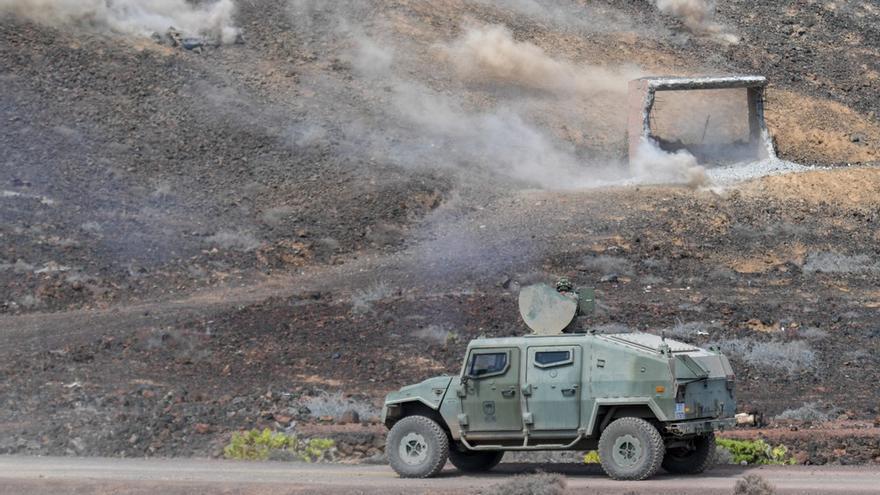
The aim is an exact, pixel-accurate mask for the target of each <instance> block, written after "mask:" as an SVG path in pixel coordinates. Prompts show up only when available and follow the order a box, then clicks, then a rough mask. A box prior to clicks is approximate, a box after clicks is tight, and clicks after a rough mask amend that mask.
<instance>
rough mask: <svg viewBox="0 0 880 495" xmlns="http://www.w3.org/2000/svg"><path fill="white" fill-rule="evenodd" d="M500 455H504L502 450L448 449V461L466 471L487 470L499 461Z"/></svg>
mask: <svg viewBox="0 0 880 495" xmlns="http://www.w3.org/2000/svg"><path fill="white" fill-rule="evenodd" d="M502 457H504V451H503V450H501V451H497V452H474V451H463V452H462V451H459V450H457V449H450V450H449V462H451V463H452V465H453V466H455V467H457V468H458V470H459V471H464V472H466V473H479V472H483V471H489V470H490V469H492V468H493V467H495V466H497V465H498V463H499V462H501V458H502Z"/></svg>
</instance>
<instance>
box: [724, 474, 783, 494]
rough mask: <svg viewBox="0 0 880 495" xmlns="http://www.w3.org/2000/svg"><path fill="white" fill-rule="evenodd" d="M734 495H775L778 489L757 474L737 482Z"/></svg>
mask: <svg viewBox="0 0 880 495" xmlns="http://www.w3.org/2000/svg"><path fill="white" fill-rule="evenodd" d="M733 494H734V495H775V494H776V487H774V486H773V485H771V484H770V483H768V482H767V480H765V479H764V478H762V477H760V476H758V475H757V474H749V475H747V476H745V477H744V478H743V479H741V480H739V481H737V482H736V486H735V487H734V488H733Z"/></svg>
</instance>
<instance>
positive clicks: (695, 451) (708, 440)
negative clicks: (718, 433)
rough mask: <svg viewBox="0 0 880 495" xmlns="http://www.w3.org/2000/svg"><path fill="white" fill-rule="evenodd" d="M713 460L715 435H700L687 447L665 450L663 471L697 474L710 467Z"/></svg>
mask: <svg viewBox="0 0 880 495" xmlns="http://www.w3.org/2000/svg"><path fill="white" fill-rule="evenodd" d="M714 458H715V434H714V433H709V434H708V435H700V436H698V437H697V438H695V439H694V440H693V443H692V445H690V446H688V447H675V448H671V449H666V457H665V458H664V459H663V469H665V470H666V471H669V472H670V473H674V474H698V473H702V472H703V471H705V470H706V469H708V468H709V467H710V466H711V465H712V461H713V460H714Z"/></svg>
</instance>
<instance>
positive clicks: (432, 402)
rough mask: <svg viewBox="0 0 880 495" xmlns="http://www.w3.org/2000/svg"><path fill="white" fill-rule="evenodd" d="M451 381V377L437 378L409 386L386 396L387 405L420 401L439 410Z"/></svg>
mask: <svg viewBox="0 0 880 495" xmlns="http://www.w3.org/2000/svg"><path fill="white" fill-rule="evenodd" d="M451 381H452V377H451V376H436V377H434V378H428V379H427V380H425V381H423V382H420V383H416V384H413V385H407V386H405V387H402V388H401V389H400V390H397V391H395V392H391V393H390V394H388V395H387V396H385V405H386V406H388V405H391V404H397V403H400V402H409V401H412V400H418V401H420V402H423V403H424V404H425V405H427V406H429V407H431V408H432V409H437V408H438V407H440V403H441V402H443V396H444V395H446V389H447V388H449V382H451Z"/></svg>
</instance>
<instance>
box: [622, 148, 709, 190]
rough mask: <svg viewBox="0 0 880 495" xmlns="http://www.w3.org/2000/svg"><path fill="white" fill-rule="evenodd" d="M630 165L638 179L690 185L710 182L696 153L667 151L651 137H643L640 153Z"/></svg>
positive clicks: (703, 184) (694, 185) (696, 185)
mask: <svg viewBox="0 0 880 495" xmlns="http://www.w3.org/2000/svg"><path fill="white" fill-rule="evenodd" d="M630 165H631V166H632V169H633V173H634V174H635V179H636V180H637V181H639V180H643V181H647V182H652V183H664V182H665V183H672V184H686V185H688V186H690V187H701V186H706V185H708V184H709V177H708V176H707V175H706V169H705V168H704V167H702V166H700V164H699V163H697V159H696V157H694V155H692V154H691V153H690V152H688V151H687V150H683V149H682V150H678V151H676V152H674V153H670V152H667V151H665V150H663V149H661V148H660V146H658V145H657V143H656V142H654V141H653V140H651V139H643V140H642V142H641V143H639V149H638V153H637V154H636V157H635V159H634V160H633V162H632V163H631V164H630Z"/></svg>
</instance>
